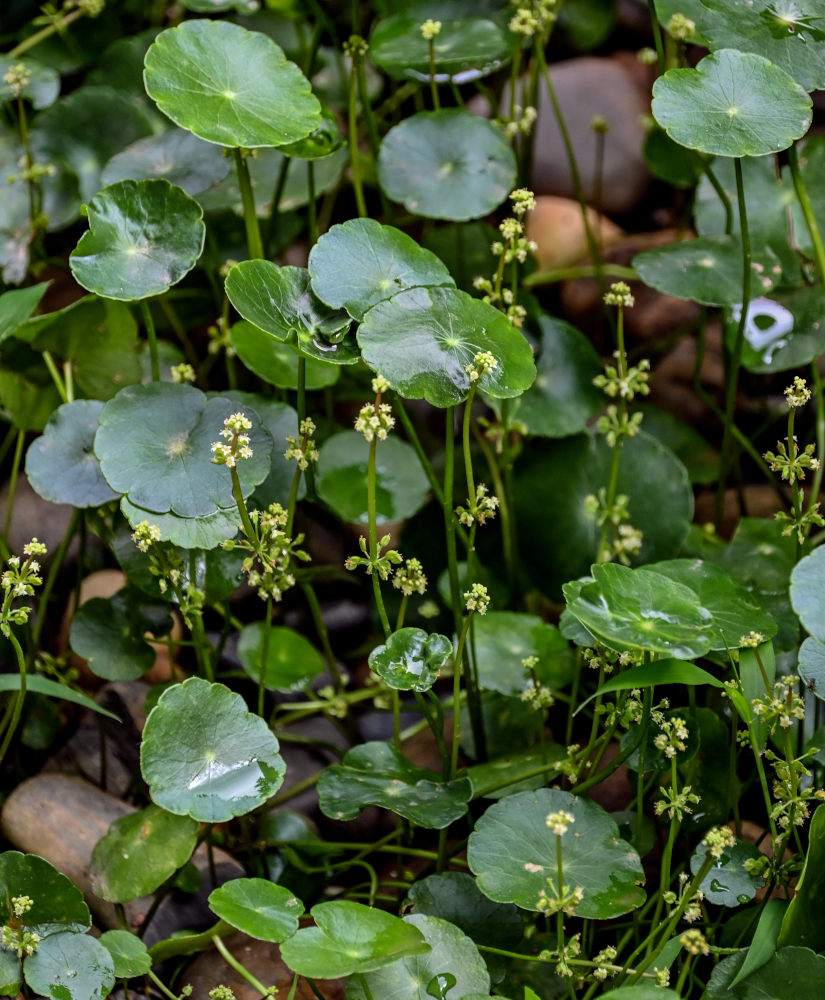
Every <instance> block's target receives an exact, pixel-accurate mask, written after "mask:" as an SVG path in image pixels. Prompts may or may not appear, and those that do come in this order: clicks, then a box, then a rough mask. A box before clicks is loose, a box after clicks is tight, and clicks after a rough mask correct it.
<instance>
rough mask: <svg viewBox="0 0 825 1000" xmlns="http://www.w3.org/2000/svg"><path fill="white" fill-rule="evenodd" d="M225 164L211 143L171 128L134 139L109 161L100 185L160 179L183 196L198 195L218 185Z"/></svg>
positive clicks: (229, 164) (229, 167)
mask: <svg viewBox="0 0 825 1000" xmlns="http://www.w3.org/2000/svg"><path fill="white" fill-rule="evenodd" d="M231 168H232V165H231V163H230V162H229V160H228V159H227V158H226V157H225V156H222V155H221V152H220V150H219V149H216V148H215V147H214V146H213V145H212V144H211V143H209V142H204V141H203V139H199V138H198V137H197V136H196V135H193V134H192V133H191V132H186V131H184V129H179V128H171V129H169V130H168V131H166V132H161V133H159V134H158V135H149V136H146V138H145V139H138V140H137V142H133V143H132V144H131V145H130V146H127V147H126V149H124V150H123V152H121V153H117V154H116V155H115V156H113V157H112V158H111V160H109V162H108V163H107V164H106V166H105V167H104V168H103V173H102V174H101V175H100V180H101V183H102V184H113V183H114V182H115V181H125V180H133V181H143V180H153V179H156V178H162V179H165V180H167V181H169V182H170V183H171V184H176V185H177V186H178V187H179V188H182V189H183V190H184V191H185V192H186V193H187V194H190V195H195V194H200V193H201V191H206V190H207V189H208V188H211V187H212V185H213V184H217V183H218V181H222V180H223V179H224V177H226V176H227V174H228V173H229V171H230V170H231Z"/></svg>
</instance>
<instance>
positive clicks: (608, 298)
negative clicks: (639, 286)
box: [604, 281, 635, 309]
mask: <svg viewBox="0 0 825 1000" xmlns="http://www.w3.org/2000/svg"><path fill="white" fill-rule="evenodd" d="M634 302H635V299H634V298H633V296H632V295H631V293H630V286H629V285H626V284H625V283H624V282H623V281H615V282H614V283H613V284H612V285H611V286H610V289H609V290H608V291H607V292H606V293H605V296H604V304H605V305H606V306H617V307H619V308H621V309H630V308H632V306H633V303H634Z"/></svg>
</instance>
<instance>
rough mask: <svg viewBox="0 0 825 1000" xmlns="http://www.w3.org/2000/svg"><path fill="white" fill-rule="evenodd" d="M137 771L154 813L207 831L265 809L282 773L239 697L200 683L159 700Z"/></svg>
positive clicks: (264, 733) (270, 742)
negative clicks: (178, 818)
mask: <svg viewBox="0 0 825 1000" xmlns="http://www.w3.org/2000/svg"><path fill="white" fill-rule="evenodd" d="M140 766H141V772H142V774H143V777H144V780H145V781H146V782H147V783H148V785H149V790H150V794H151V796H152V800H153V801H154V802H155V803H156V804H157V805H159V806H161V807H162V808H164V809H167V810H168V811H169V812H173V813H176V814H177V815H179V816H180V815H188V816H191V817H192V818H193V819H197V820H200V821H201V822H204V823H222V822H225V821H226V820H228V819H231V818H232V817H233V816H243V815H244V814H245V813H247V812H249V811H250V810H251V809H255V808H257V807H258V806H260V805H263V803H264V802H266V801H267V799H269V798H270V797H271V796H273V795H274V794H275V792H277V790H278V789H279V788H280V786H281V783H282V782H283V779H284V770H285V765H284V761H283V758H282V757H281V755H280V754H279V753H278V741H277V739H276V738H275V736H274V735H273V734H272V732H271V731H270V729H269V727H268V726H267V725H266V723H265V722H264V720H263V719H261V718H260V716H257V715H253V714H252V713H250V712H249V711H248V710H247V707H246V704H245V703H244V700H243V698H241V697H240V695H237V694H233V693H232V692H231V691H230V690H229V689H228V688H226V687H224V685H223V684H210V683H209V682H208V681H204V680H201V679H200V678H199V677H190V678H189V679H188V680H185V681H184V682H183V683H182V684H175V685H174V686H173V687H171V688H168V689H167V690H166V691H164V693H163V694H162V695H161V698H160V701H159V702H158V703H157V705H156V706H155V707H154V708H153V709H152V711H151V712H150V714H149V718H148V719H147V720H146V726H145V728H144V731H143V742H142V744H141V748H140Z"/></svg>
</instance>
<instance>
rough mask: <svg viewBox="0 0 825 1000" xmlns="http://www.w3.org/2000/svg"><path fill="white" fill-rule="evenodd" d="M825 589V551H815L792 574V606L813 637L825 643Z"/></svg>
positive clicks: (801, 561) (798, 564) (800, 561)
mask: <svg viewBox="0 0 825 1000" xmlns="http://www.w3.org/2000/svg"><path fill="white" fill-rule="evenodd" d="M823 589H825V549H822V548H818V549H814V551H813V552H811V554H810V555H807V556H804V557H803V558H802V559H800V560H799V562H798V563H797V564H796V566H794V569H793V572H792V573H791V604H792V605H793V609H794V611H795V612H796V613H797V614H798V615H799V620H800V621H801V622H802V624H803V625H804V626H805V628H806V629H807V630H808V631H809V632H810V634H811V635H812V636H814V637H815V638H817V639H820V640H821V641H822V642H825V620H823V617H822V593H823Z"/></svg>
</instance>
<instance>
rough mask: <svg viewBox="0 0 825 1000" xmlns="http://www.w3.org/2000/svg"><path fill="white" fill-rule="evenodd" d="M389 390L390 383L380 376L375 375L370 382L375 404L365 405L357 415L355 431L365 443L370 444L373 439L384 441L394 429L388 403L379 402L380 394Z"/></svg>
mask: <svg viewBox="0 0 825 1000" xmlns="http://www.w3.org/2000/svg"><path fill="white" fill-rule="evenodd" d="M389 388H390V383H389V382H388V381H387V380H386V379H385V378H384V377H383V376H382V375H377V376H376V377H375V378H374V379H373V380H372V391H373V392H374V393H375V402H374V403H365V404H364V405H363V406H362V407H361V410H360V412H359V413H358V419H357V420H356V421H355V429H356V430H357V431H358V432H359V434H363V435H364V437H365V438H366V439H367V441H370V442H372V441H373V440H374V439H375V438H378V440H379V441H385V440H386V438H387V435H388V434H389V432H390V431H391V430H392V429H393V427H395V417H394V416H393V415H392V410H391V408H390V405H389V403H382V402H381V394H382V393H384V392H386V391H387V390H388V389H389Z"/></svg>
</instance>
